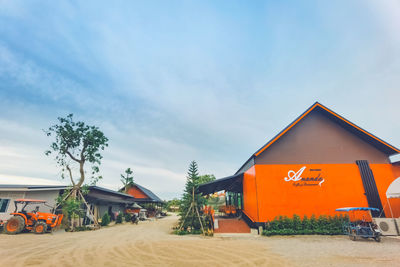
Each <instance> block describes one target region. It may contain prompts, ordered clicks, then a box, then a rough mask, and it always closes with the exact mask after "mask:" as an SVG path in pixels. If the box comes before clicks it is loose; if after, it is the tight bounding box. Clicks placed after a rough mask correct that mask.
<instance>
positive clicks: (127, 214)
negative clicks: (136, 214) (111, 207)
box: [124, 213, 132, 222]
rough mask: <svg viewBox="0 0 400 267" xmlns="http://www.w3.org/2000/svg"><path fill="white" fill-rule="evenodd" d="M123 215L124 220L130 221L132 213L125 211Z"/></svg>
mask: <svg viewBox="0 0 400 267" xmlns="http://www.w3.org/2000/svg"><path fill="white" fill-rule="evenodd" d="M124 217H125V218H124V219H125V221H126V222H130V221H131V220H132V214H130V213H125V215H124Z"/></svg>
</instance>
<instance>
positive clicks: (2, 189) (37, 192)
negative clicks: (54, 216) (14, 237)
mask: <svg viewBox="0 0 400 267" xmlns="http://www.w3.org/2000/svg"><path fill="white" fill-rule="evenodd" d="M65 188H66V186H63V185H2V184H0V220H7V219H8V218H9V217H10V216H11V215H10V213H11V212H14V210H15V205H14V200H15V199H19V198H25V199H40V200H46V201H47V203H46V205H45V204H39V205H38V206H39V207H40V211H42V212H50V210H51V209H52V208H53V207H54V206H55V203H56V198H57V197H58V196H59V195H60V192H61V190H64V189H65ZM29 208H31V209H34V208H35V206H32V207H28V210H27V211H30V210H29Z"/></svg>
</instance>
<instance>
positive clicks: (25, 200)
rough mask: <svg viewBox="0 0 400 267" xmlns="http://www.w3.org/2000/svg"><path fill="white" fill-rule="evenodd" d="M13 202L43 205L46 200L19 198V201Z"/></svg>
mask: <svg viewBox="0 0 400 267" xmlns="http://www.w3.org/2000/svg"><path fill="white" fill-rule="evenodd" d="M15 202H32V203H45V202H46V200H40V199H25V198H19V199H16V200H15Z"/></svg>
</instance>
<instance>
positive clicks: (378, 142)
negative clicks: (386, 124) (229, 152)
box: [236, 102, 400, 173]
mask: <svg viewBox="0 0 400 267" xmlns="http://www.w3.org/2000/svg"><path fill="white" fill-rule="evenodd" d="M312 111H319V112H320V113H321V114H323V115H324V116H326V117H327V118H329V119H331V120H332V121H334V122H336V123H337V124H339V125H340V126H342V127H343V128H345V129H346V130H348V131H350V132H351V133H353V134H355V135H356V136H358V137H359V138H361V139H362V140H364V141H365V142H367V143H369V144H371V145H373V146H374V147H375V148H377V149H378V150H380V151H382V152H383V153H385V154H387V155H388V156H391V155H394V154H398V153H400V149H398V148H396V147H394V146H392V145H390V144H389V143H387V142H385V141H383V140H382V139H380V138H378V137H376V136H375V135H373V134H371V133H369V132H368V131H366V130H364V129H362V128H361V127H359V126H357V125H356V124H354V123H352V122H350V121H349V120H347V119H346V118H344V117H342V116H340V115H339V114H337V113H335V112H334V111H332V110H330V109H329V108H327V107H325V106H324V105H322V104H320V103H318V102H315V103H314V104H313V105H312V106H311V107H309V108H308V109H307V110H306V111H305V112H304V113H303V114H301V115H300V116H299V117H298V118H297V119H295V120H294V121H293V122H292V123H291V124H289V125H288V126H287V127H286V128H285V129H283V130H282V131H281V132H280V133H278V134H277V135H276V136H275V137H273V138H272V139H271V140H270V141H268V143H266V144H265V145H264V146H262V147H261V148H260V149H259V150H257V151H256V152H255V153H254V154H253V155H252V156H251V157H250V158H249V159H248V160H247V161H246V162H245V163H244V164H243V165H242V166H241V167H240V169H239V170H238V171H237V172H236V173H239V172H241V171H242V169H243V167H244V166H245V165H246V163H247V162H249V161H250V160H251V159H253V158H255V157H258V156H259V155H260V154H261V153H262V152H264V151H265V150H266V149H268V147H270V146H271V145H272V144H273V143H275V142H276V141H277V140H278V139H279V138H281V137H282V136H283V135H285V134H286V133H287V132H288V131H289V130H290V129H292V128H293V127H294V126H295V125H296V124H298V123H299V122H300V121H301V120H303V119H304V118H305V117H306V116H307V115H308V114H310V112H312Z"/></svg>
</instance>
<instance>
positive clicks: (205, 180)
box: [199, 174, 215, 184]
mask: <svg viewBox="0 0 400 267" xmlns="http://www.w3.org/2000/svg"><path fill="white" fill-rule="evenodd" d="M214 180H215V176H214V174H204V175H200V176H199V184H205V183H209V182H212V181H214Z"/></svg>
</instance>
